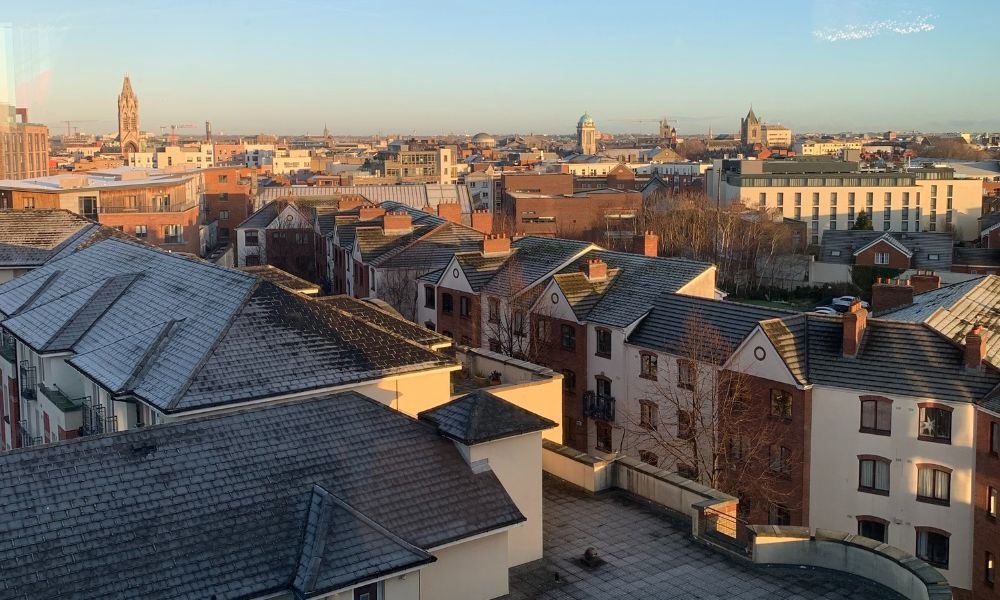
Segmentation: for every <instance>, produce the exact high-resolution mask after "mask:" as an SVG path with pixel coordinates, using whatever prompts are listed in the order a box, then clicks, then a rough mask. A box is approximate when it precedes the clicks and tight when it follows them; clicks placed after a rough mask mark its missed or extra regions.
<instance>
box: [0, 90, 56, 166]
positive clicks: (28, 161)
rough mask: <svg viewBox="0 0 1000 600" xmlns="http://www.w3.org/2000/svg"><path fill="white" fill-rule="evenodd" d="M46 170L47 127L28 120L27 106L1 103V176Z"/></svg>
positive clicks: (47, 153)
mask: <svg viewBox="0 0 1000 600" xmlns="http://www.w3.org/2000/svg"><path fill="white" fill-rule="evenodd" d="M48 174H49V128H48V127H46V126H45V125H40V124H38V123H31V122H29V121H28V109H26V108H18V109H16V110H15V109H14V108H13V107H6V106H5V105H2V104H0V179H30V178H32V177H45V176H46V175H48Z"/></svg>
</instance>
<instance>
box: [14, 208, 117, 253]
mask: <svg viewBox="0 0 1000 600" xmlns="http://www.w3.org/2000/svg"><path fill="white" fill-rule="evenodd" d="M99 229H101V227H100V225H98V224H97V223H94V222H93V221H91V220H90V219H85V218H84V217H81V216H79V215H77V214H74V213H71V212H69V211H68V210H9V209H5V210H0V266H2V267H37V266H40V265H42V264H45V262H46V261H48V260H51V259H52V258H54V257H55V256H57V255H59V254H60V253H61V252H63V251H64V250H69V251H73V250H75V249H76V247H77V246H79V245H80V244H82V243H83V242H84V241H85V240H86V239H87V238H88V237H89V236H91V235H93V234H94V233H95V232H97V231H98V230H99Z"/></svg>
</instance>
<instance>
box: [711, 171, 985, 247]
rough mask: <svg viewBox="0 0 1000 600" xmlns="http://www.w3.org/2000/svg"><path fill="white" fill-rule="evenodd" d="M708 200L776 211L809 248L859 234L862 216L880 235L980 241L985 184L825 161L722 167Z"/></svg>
mask: <svg viewBox="0 0 1000 600" xmlns="http://www.w3.org/2000/svg"><path fill="white" fill-rule="evenodd" d="M706 184H707V190H706V191H707V193H708V195H709V197H710V198H712V199H713V200H716V201H718V202H721V203H722V204H723V205H729V204H732V203H733V202H741V203H742V204H744V205H745V206H748V207H752V208H766V209H769V210H774V211H776V212H778V213H780V214H782V215H783V216H785V217H788V218H792V219H796V220H802V221H805V222H806V223H808V227H809V241H810V243H811V244H813V245H819V244H820V243H821V242H822V238H823V234H824V233H825V232H827V231H837V230H845V229H850V228H851V227H853V224H854V222H855V219H856V218H857V215H858V214H860V213H861V211H864V212H865V213H866V214H867V215H869V216H870V217H871V220H872V224H873V226H874V228H875V229H876V230H878V231H892V232H920V231H945V232H951V233H953V235H954V237H955V238H956V239H957V240H961V241H973V240H975V239H977V238H978V233H979V229H978V219H979V217H980V214H981V204H982V183H981V182H980V181H979V180H976V179H962V178H959V177H957V176H956V174H955V171H954V169H951V168H947V167H926V168H915V169H904V170H899V171H888V172H875V171H866V170H861V169H860V168H859V165H858V163H855V162H848V161H837V160H824V159H805V158H798V159H785V160H726V159H723V160H716V161H714V162H713V166H712V169H711V171H710V172H709V175H708V177H707V180H706Z"/></svg>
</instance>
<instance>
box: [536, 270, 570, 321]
mask: <svg viewBox="0 0 1000 600" xmlns="http://www.w3.org/2000/svg"><path fill="white" fill-rule="evenodd" d="M531 310H532V312H533V313H535V314H538V315H544V316H546V317H550V318H553V319H562V320H564V321H573V322H579V320H578V319H577V318H576V313H574V312H573V309H572V308H571V307H570V305H569V302H567V301H566V296H564V295H563V293H562V290H561V289H559V285H558V284H556V280H555V279H551V280H549V283H548V285H546V286H545V290H544V291H543V292H542V294H541V295H540V296H539V297H538V299H537V300H535V305H534V306H533V307H532V309H531Z"/></svg>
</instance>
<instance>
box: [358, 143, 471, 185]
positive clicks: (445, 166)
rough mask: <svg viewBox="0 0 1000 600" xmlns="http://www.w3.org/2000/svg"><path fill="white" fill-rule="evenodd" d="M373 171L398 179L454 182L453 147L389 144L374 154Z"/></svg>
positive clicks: (424, 181) (456, 171) (456, 165)
mask: <svg viewBox="0 0 1000 600" xmlns="http://www.w3.org/2000/svg"><path fill="white" fill-rule="evenodd" d="M373 163H374V164H373V172H377V173H380V174H381V175H383V176H385V177H386V178H389V179H394V180H395V181H397V182H401V183H437V184H454V183H456V182H457V181H458V175H459V173H458V170H459V165H458V163H457V159H456V157H455V151H454V149H453V148H450V147H448V148H428V149H418V148H417V147H416V146H414V147H413V148H411V147H410V144H405V143H395V144H390V146H389V149H388V150H385V151H382V152H380V153H378V155H376V159H375V161H373Z"/></svg>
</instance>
